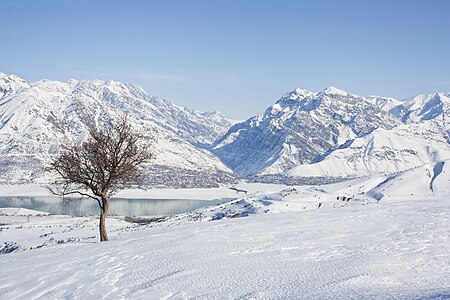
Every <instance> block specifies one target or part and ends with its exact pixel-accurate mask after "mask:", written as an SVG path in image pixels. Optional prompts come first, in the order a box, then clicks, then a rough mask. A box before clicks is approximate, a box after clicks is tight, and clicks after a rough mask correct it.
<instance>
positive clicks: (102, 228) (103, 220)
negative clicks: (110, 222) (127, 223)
mask: <svg viewBox="0 0 450 300" xmlns="http://www.w3.org/2000/svg"><path fill="white" fill-rule="evenodd" d="M108 207H109V199H108V198H107V197H102V207H101V213H100V242H104V241H107V240H108V234H107V233H106V214H107V213H108Z"/></svg>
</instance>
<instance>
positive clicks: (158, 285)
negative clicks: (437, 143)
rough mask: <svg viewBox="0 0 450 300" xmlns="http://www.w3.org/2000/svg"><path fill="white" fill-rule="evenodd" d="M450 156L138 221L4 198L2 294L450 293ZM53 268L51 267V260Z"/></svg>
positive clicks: (248, 187)
mask: <svg viewBox="0 0 450 300" xmlns="http://www.w3.org/2000/svg"><path fill="white" fill-rule="evenodd" d="M449 184H450V163H449V161H448V160H446V161H438V162H437V163H434V164H427V165H424V166H422V167H417V168H414V169H411V170H408V171H404V172H400V173H398V174H396V175H389V176H383V175H377V176H374V175H371V176H365V177H361V178H357V179H353V180H348V181H345V182H340V183H334V184H327V185H317V186H285V185H273V184H272V185H268V184H255V183H251V184H239V185H237V186H236V188H238V189H239V190H242V191H245V192H246V193H245V195H242V196H241V197H240V198H239V199H236V200H233V201H231V202H228V203H224V204H221V205H218V206H212V207H205V208H201V209H198V210H195V211H192V212H188V213H184V214H181V215H174V216H170V217H168V218H166V219H165V220H162V221H159V222H154V223H150V224H148V225H137V224H130V223H127V222H125V221H124V220H123V219H117V218H108V220H107V222H108V228H109V231H110V232H111V240H110V241H109V242H106V243H95V242H94V241H95V240H96V239H97V237H96V235H97V228H96V227H97V221H98V220H96V219H95V218H93V217H68V216H55V215H47V214H45V213H40V212H35V211H27V210H25V209H20V210H18V209H0V232H1V234H0V253H3V254H0V264H1V266H2V276H1V277H0V297H1V298H2V299H3V298H4V299H24V298H26V299H33V298H40V299H56V298H57V299H60V298H76V299H78V298H80V299H84V298H89V299H115V298H126V299H217V298H220V299H222V298H233V299H255V298H262V299H299V298H304V299H447V298H448V297H449V295H450V292H449V291H450V269H449V263H450V251H449V250H450V249H449V247H450V243H449V236H450V232H449V230H450V219H449V218H448V215H449V213H450V205H449V204H450V198H449V193H448V186H449ZM49 270H51V272H49Z"/></svg>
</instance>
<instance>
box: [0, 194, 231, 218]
mask: <svg viewBox="0 0 450 300" xmlns="http://www.w3.org/2000/svg"><path fill="white" fill-rule="evenodd" d="M229 200H231V198H222V199H211V200H188V199H125V198H112V199H111V200H110V205H109V212H108V215H118V216H130V217H131V216H161V215H172V214H178V213H183V212H187V211H191V210H194V209H197V208H200V207H205V206H211V205H217V204H220V203H223V202H226V201H229ZM1 207H18V208H19V207H20V208H28V209H33V210H38V211H43V212H48V213H52V214H58V215H70V216H78V217H82V216H90V215H98V214H99V213H100V209H99V206H98V204H97V202H96V201H95V200H93V199H88V198H83V199H79V198H71V199H70V201H68V203H62V201H61V199H60V198H58V197H11V196H10V197H0V208H1Z"/></svg>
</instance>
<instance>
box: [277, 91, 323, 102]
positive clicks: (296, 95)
mask: <svg viewBox="0 0 450 300" xmlns="http://www.w3.org/2000/svg"><path fill="white" fill-rule="evenodd" d="M314 95H315V93H313V92H311V91H308V90H305V89H301V88H296V89H294V90H292V91H290V92H288V93H286V94H284V95H283V96H282V97H281V99H282V100H299V99H300V100H301V99H304V98H308V97H311V96H314Z"/></svg>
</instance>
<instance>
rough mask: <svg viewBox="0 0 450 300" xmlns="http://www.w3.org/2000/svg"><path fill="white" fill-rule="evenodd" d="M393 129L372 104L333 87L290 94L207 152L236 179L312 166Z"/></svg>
mask: <svg viewBox="0 0 450 300" xmlns="http://www.w3.org/2000/svg"><path fill="white" fill-rule="evenodd" d="M399 124H401V122H400V120H398V119H397V118H395V117H393V116H392V115H391V114H389V113H388V112H386V111H385V110H383V109H382V108H380V107H379V106H377V105H374V104H373V99H368V98H365V97H361V96H357V95H353V94H350V93H347V92H345V91H342V90H339V89H337V88H334V87H329V88H326V89H324V90H323V91H321V92H319V93H313V92H310V91H307V90H302V89H295V90H293V91H291V92H290V93H287V94H285V95H284V96H283V97H281V99H279V100H278V101H277V102H276V103H275V104H274V105H272V106H270V107H269V108H268V109H267V110H266V111H265V113H264V114H263V115H261V116H256V117H253V118H250V119H249V120H247V121H245V122H243V123H239V124H236V125H234V126H233V127H232V128H231V129H230V130H229V131H228V132H227V134H226V135H224V136H223V137H222V138H220V139H219V140H217V141H216V142H214V144H213V145H212V146H211V148H210V150H211V151H212V152H213V153H214V154H216V155H217V156H219V157H220V158H221V160H222V161H223V162H224V163H225V164H226V165H227V166H228V167H230V168H231V169H233V170H234V171H235V172H237V173H239V174H242V175H255V174H258V175H265V174H277V173H282V172H284V171H286V170H288V169H291V168H293V167H296V166H298V165H301V164H308V163H312V162H315V161H318V160H320V159H322V157H323V156H324V155H326V154H328V153H329V152H331V151H332V150H333V149H337V148H338V147H339V146H340V145H342V144H344V143H345V142H346V141H348V140H352V139H354V138H356V137H360V136H364V135H366V134H368V133H371V132H372V131H373V130H375V129H377V128H385V129H392V128H393V127H395V126H398V125H399Z"/></svg>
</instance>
